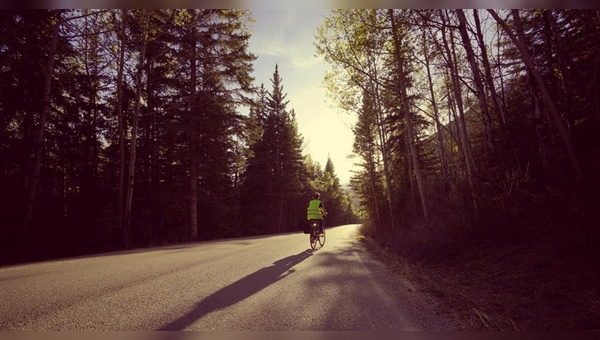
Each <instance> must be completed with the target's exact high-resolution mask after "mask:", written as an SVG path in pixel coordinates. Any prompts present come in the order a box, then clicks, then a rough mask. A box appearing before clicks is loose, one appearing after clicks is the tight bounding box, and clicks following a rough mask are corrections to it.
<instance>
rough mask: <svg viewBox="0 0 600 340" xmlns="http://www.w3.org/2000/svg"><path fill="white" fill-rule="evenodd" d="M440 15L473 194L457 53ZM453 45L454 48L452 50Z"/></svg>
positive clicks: (472, 166)
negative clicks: (448, 37)
mask: <svg viewBox="0 0 600 340" xmlns="http://www.w3.org/2000/svg"><path fill="white" fill-rule="evenodd" d="M440 17H441V19H442V22H443V24H442V32H441V34H442V39H443V46H444V48H445V50H446V55H447V56H448V57H447V63H448V69H449V70H450V79H451V81H452V92H453V93H454V99H455V103H454V104H456V108H457V109H458V117H457V118H458V121H457V122H456V125H457V128H458V131H459V137H460V142H461V146H462V148H461V150H462V153H463V156H464V160H465V167H466V169H467V179H468V181H469V187H470V188H471V195H474V194H475V165H474V161H473V155H472V153H471V145H470V143H469V134H468V131H467V124H466V121H465V112H464V105H463V101H462V92H461V90H460V81H459V77H458V71H457V67H456V65H455V61H456V55H455V53H454V52H453V51H454V38H453V36H452V32H450V33H449V34H450V43H449V42H448V39H447V37H446V28H447V24H446V18H445V15H444V13H443V12H442V10H440ZM450 47H452V50H450Z"/></svg>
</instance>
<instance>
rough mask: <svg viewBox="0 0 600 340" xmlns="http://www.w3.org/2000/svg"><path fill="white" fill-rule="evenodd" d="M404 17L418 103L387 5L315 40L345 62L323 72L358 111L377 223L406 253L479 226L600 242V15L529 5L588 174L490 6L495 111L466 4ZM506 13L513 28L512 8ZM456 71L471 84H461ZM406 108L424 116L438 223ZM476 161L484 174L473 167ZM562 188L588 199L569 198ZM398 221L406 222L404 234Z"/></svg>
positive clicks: (420, 138)
mask: <svg viewBox="0 0 600 340" xmlns="http://www.w3.org/2000/svg"><path fill="white" fill-rule="evenodd" d="M393 13H394V18H395V20H396V26H397V30H398V31H397V32H396V33H397V35H398V36H399V37H400V38H401V40H402V41H401V43H402V44H401V47H402V48H403V50H402V51H400V52H401V53H400V56H401V57H402V62H404V63H405V64H403V65H402V66H403V69H404V73H403V74H402V75H403V76H404V77H406V78H405V79H404V84H408V86H409V88H408V93H409V95H410V98H409V106H410V107H404V105H403V102H402V101H401V100H400V98H398V96H397V95H396V94H397V93H399V92H398V91H396V89H395V88H394V87H395V86H396V84H398V83H399V82H398V80H399V78H398V75H399V74H400V72H398V70H397V69H396V65H397V63H396V61H397V60H395V58H396V56H395V55H394V54H393V49H392V48H391V46H392V32H391V25H390V22H389V18H386V15H385V12H384V11H378V10H336V11H332V12H331V15H330V16H329V17H327V18H325V20H324V22H323V24H322V25H321V27H319V29H318V31H317V35H316V41H315V46H316V48H317V53H318V54H319V55H320V56H322V57H323V58H324V60H325V61H326V62H328V63H329V64H330V65H331V66H332V69H331V71H330V72H329V73H328V74H327V76H326V78H325V80H324V81H325V85H326V87H327V89H328V91H329V96H330V97H331V98H333V99H334V101H335V102H336V103H337V104H338V106H339V107H340V108H341V109H343V110H346V111H348V112H351V113H354V114H356V115H357V118H358V120H357V124H356V126H355V129H354V132H355V141H354V152H355V154H356V156H357V157H358V159H359V165H360V166H361V168H362V170H361V171H360V172H358V173H357V174H356V175H355V176H354V177H353V179H352V187H353V191H354V192H355V193H356V194H357V196H358V198H359V200H360V207H361V216H362V217H363V218H365V219H366V224H368V225H369V228H368V230H370V231H377V233H378V235H379V236H381V237H382V238H383V239H385V240H386V242H391V243H397V246H398V247H404V249H405V250H406V249H420V250H419V253H420V254H424V253H425V252H427V250H428V249H429V250H431V251H433V250H434V249H437V248H438V247H441V248H443V247H445V245H449V244H451V243H452V242H453V241H456V240H460V239H462V238H463V237H467V236H469V237H472V236H473V235H478V237H484V238H485V237H492V238H497V239H498V240H499V241H500V240H502V239H506V237H507V235H514V237H513V238H510V239H512V240H515V239H522V240H529V239H530V238H531V237H534V238H536V237H537V238H539V239H541V238H546V239H552V240H553V242H559V243H560V242H566V243H569V242H571V243H573V244H580V245H585V247H584V248H586V249H591V247H590V245H591V244H592V243H593V242H597V240H598V239H599V237H600V233H598V232H597V231H594V230H596V229H595V228H594V227H592V224H593V223H590V221H596V220H597V219H598V215H597V212H594V211H593V209H590V207H591V206H593V205H594V204H597V203H598V202H599V196H600V192H599V191H598V188H599V186H598V183H599V182H598V176H597V174H598V173H600V172H599V171H598V170H599V169H598V164H600V163H599V162H598V160H599V156H600V152H598V148H599V145H600V143H598V142H597V136H598V133H599V132H600V131H599V129H600V123H599V122H600V119H599V118H598V117H599V116H598V114H597V112H599V111H600V110H599V109H598V108H599V107H600V106H599V105H598V100H597V94H598V86H597V83H598V79H600V78H599V77H598V72H597V71H596V70H598V69H600V68H598V63H599V61H600V59H599V57H598V56H599V55H600V53H599V48H598V46H600V45H599V44H598V42H599V39H600V34H599V32H600V31H599V30H598V27H600V23H599V22H598V16H597V13H596V11H592V10H560V9H556V10H520V11H519V13H520V16H521V17H522V18H523V25H524V34H525V37H526V40H527V45H528V47H529V52H530V53H531V54H532V57H533V59H534V63H535V65H536V68H537V70H538V71H539V72H540V74H541V75H542V77H543V81H544V82H545V85H546V87H547V88H548V90H549V91H550V93H551V98H552V100H554V101H555V104H556V106H557V108H558V110H559V114H560V117H561V119H562V121H563V122H564V124H565V126H567V129H568V133H569V137H570V138H572V141H573V144H574V148H575V152H576V157H577V158H579V160H580V163H581V164H582V167H583V169H584V170H583V172H584V173H585V179H584V182H583V183H581V182H578V181H577V180H576V178H577V176H575V174H574V173H573V170H572V167H571V166H570V164H569V157H568V154H567V150H566V149H565V148H564V146H563V143H562V141H561V136H560V135H559V134H558V129H557V126H556V122H555V121H553V120H552V119H551V116H550V114H549V109H548V108H549V104H550V103H548V99H547V98H546V99H545V98H542V96H541V92H540V90H539V88H538V84H536V83H535V81H534V80H533V78H532V75H531V73H529V72H528V71H527V69H526V67H525V64H524V62H523V59H522V56H521V53H520V52H519V51H518V50H517V49H516V47H515V46H514V45H513V43H512V42H511V41H510V40H509V39H508V38H507V37H506V35H505V34H504V33H503V32H502V31H497V29H498V26H497V25H496V23H495V21H494V20H493V19H492V18H491V17H490V16H486V15H485V11H479V18H480V19H481V21H480V25H481V26H482V31H483V32H494V34H491V35H485V36H483V37H482V38H483V39H482V40H478V39H476V37H475V33H476V31H477V30H476V29H475V26H474V21H473V17H472V16H471V18H469V20H470V21H469V20H468V23H467V24H468V25H472V26H471V27H467V29H468V34H470V35H471V39H473V41H472V42H471V43H472V46H473V48H474V49H475V51H474V52H475V54H478V53H479V54H481V53H482V45H481V44H485V47H486V53H487V54H488V58H489V60H490V63H491V64H492V65H490V67H489V69H486V65H484V64H483V63H482V58H481V55H476V60H477V63H479V65H477V67H479V68H480V70H479V71H480V73H481V74H483V75H484V76H487V75H488V74H486V73H485V71H489V76H490V79H491V82H488V81H487V80H486V79H481V81H482V83H484V87H486V93H485V95H486V97H487V105H489V107H488V108H487V110H486V111H485V112H489V114H485V112H484V110H483V108H482V106H481V105H482V102H481V101H480V100H479V99H480V98H479V97H477V94H478V93H477V91H476V86H475V83H474V80H473V74H474V73H473V72H472V71H473V69H472V68H471V67H472V65H470V64H467V55H466V50H465V47H464V46H463V40H461V39H460V35H459V31H458V27H459V22H458V18H457V17H456V15H455V13H454V11H452V10H434V11H432V10H394V12H393ZM465 13H467V14H468V15H472V11H465ZM502 14H503V15H501V17H502V18H506V17H508V19H507V20H508V21H509V26H510V27H513V23H512V16H510V15H507V14H509V13H508V12H503V13H502ZM513 29H514V28H513ZM475 42H477V43H478V44H480V45H476V44H475ZM444 44H445V45H444ZM426 70H429V71H430V73H429V76H430V78H429V79H428V78H427V76H428V74H427V72H425V71H426ZM452 74H454V75H456V76H457V77H458V78H457V80H458V82H455V83H453V82H451V80H452V78H451V76H452ZM429 80H431V83H430V82H429ZM492 84H493V87H494V88H493V90H495V91H496V92H495V93H497V94H498V97H497V98H495V100H496V101H497V104H495V102H494V101H493V100H492V99H493V98H492V92H491V90H492V88H491V86H492ZM457 86H458V87H457ZM460 105H462V106H460ZM404 110H409V111H410V112H411V113H412V123H413V125H414V127H415V129H416V133H417V139H416V140H415V141H414V143H415V144H416V145H415V146H416V148H417V151H418V159H419V162H420V164H421V165H422V170H423V177H424V180H425V185H426V192H427V193H428V194H427V196H428V197H430V200H429V205H430V207H431V208H432V209H431V211H432V218H431V221H429V224H428V225H426V223H424V221H423V219H422V217H421V216H420V214H419V212H418V207H419V206H418V204H416V203H415V202H416V201H417V200H418V197H419V196H418V194H417V192H416V182H415V178H414V174H413V171H412V166H413V165H412V163H411V162H412V160H411V159H410V157H409V155H410V154H409V147H408V146H409V145H408V139H407V136H406V126H405V125H406V121H404V117H403V112H404ZM434 110H436V111H434ZM461 119H464V121H465V126H462V124H461ZM469 149H470V150H471V152H470V153H468V152H466V151H467V150H469ZM442 156H444V157H443V158H442ZM469 159H472V160H473V162H474V165H475V166H474V168H473V169H469V168H468V167H467V164H468V162H467V161H468V160H469ZM386 160H387V161H388V163H387V165H388V166H387V168H386V167H385V166H384V165H385V161H386ZM559 193H560V194H559ZM561 195H562V196H563V197H569V200H571V201H572V202H576V203H567V202H566V200H563V201H561V200H560V199H558V198H557V197H559V196H561ZM388 202H389V204H387V203H388ZM550 202H552V203H550ZM550 206H553V208H551V207H550ZM390 209H391V210H390ZM390 218H392V219H395V220H396V222H397V223H396V224H395V225H396V228H395V229H394V228H391V227H390V226H392V225H394V220H390ZM365 230H367V229H365ZM567 230H569V231H567ZM533 235H535V236H533ZM558 235H561V236H558ZM406 240H412V241H411V242H421V244H420V245H415V244H411V245H408V244H406V242H408V241H406ZM584 240H587V241H584ZM592 240H595V241H592ZM419 256H420V255H419Z"/></svg>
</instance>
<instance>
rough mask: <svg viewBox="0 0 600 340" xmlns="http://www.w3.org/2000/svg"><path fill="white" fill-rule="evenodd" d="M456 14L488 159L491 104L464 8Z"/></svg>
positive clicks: (490, 140) (485, 153) (490, 136)
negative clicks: (477, 104)
mask: <svg viewBox="0 0 600 340" xmlns="http://www.w3.org/2000/svg"><path fill="white" fill-rule="evenodd" d="M456 16H457V17H458V23H459V25H458V30H459V32H460V36H461V38H462V42H463V46H464V48H465V51H466V52H467V61H468V62H469V66H470V67H471V72H472V74H473V81H474V82H475V91H476V95H477V99H478V101H479V106H480V109H481V117H482V121H483V128H484V131H485V132H484V134H483V136H484V143H483V144H484V157H485V158H486V159H488V152H489V150H493V145H492V124H491V121H490V113H489V105H488V102H487V98H486V96H485V88H484V87H483V81H482V77H481V71H480V70H479V65H477V60H475V52H474V51H473V46H471V38H470V37H469V34H468V32H467V19H466V18H465V13H464V12H463V10H462V9H456Z"/></svg>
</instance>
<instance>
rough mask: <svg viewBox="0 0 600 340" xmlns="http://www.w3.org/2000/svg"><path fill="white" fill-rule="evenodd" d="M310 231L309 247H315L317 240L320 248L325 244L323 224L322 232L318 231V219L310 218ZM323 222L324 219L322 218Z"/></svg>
mask: <svg viewBox="0 0 600 340" xmlns="http://www.w3.org/2000/svg"><path fill="white" fill-rule="evenodd" d="M309 222H310V233H309V241H310V247H311V248H312V249H315V248H316V247H317V242H319V245H321V248H322V247H323V245H324V244H325V236H326V234H325V225H323V232H322V233H319V220H310V221H309ZM323 222H324V220H323Z"/></svg>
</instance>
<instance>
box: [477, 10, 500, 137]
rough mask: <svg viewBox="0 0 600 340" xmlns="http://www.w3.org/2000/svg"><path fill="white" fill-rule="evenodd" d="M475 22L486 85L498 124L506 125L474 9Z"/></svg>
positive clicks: (479, 22) (479, 23)
mask: <svg viewBox="0 0 600 340" xmlns="http://www.w3.org/2000/svg"><path fill="white" fill-rule="evenodd" d="M473 21H474V22H475V28H476V31H477V42H478V44H479V49H480V50H481V62H482V64H483V70H484V80H485V84H486V86H487V88H488V90H489V91H490V97H491V99H492V105H493V106H494V110H495V111H496V115H497V116H498V117H497V119H498V122H500V124H501V125H506V115H505V114H504V107H503V105H502V104H501V103H500V96H499V95H498V91H496V86H495V85H494V79H493V77H492V67H491V65H490V59H489V58H488V52H487V47H486V44H485V40H484V38H483V32H482V31H481V21H480V20H479V10H478V9H473Z"/></svg>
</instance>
